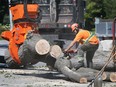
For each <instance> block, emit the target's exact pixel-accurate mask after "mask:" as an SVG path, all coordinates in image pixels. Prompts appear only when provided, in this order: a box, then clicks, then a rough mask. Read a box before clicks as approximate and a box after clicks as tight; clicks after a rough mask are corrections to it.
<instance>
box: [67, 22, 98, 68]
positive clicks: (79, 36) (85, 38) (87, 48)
mask: <svg viewBox="0 0 116 87" xmlns="http://www.w3.org/2000/svg"><path fill="white" fill-rule="evenodd" d="M71 29H72V32H74V33H75V34H76V36H75V38H74V40H73V41H72V42H71V43H70V45H69V46H68V47H67V48H66V49H65V52H67V51H68V50H70V49H71V48H72V47H73V46H74V45H75V44H76V43H77V44H81V45H80V47H78V48H77V50H76V51H78V50H79V49H80V50H82V51H83V52H86V62H87V67H89V68H92V67H93V62H92V59H93V56H94V54H95V52H96V50H97V49H98V46H99V39H98V38H97V37H96V35H95V34H93V33H92V32H90V31H88V30H84V29H81V28H80V27H79V24H78V23H74V24H72V26H71Z"/></svg>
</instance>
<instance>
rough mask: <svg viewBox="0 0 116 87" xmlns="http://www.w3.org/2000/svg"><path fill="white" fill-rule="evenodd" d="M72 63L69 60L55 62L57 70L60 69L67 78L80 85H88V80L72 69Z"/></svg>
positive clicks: (61, 59)
mask: <svg viewBox="0 0 116 87" xmlns="http://www.w3.org/2000/svg"><path fill="white" fill-rule="evenodd" d="M70 65H71V63H70V61H69V60H67V59H63V58H59V59H57V60H56V62H55V68H57V69H58V71H60V72H61V73H63V74H64V75H65V76H66V77H67V78H69V79H70V80H72V81H76V82H79V83H87V79H86V78H85V77H83V76H81V75H80V74H79V73H76V72H74V71H72V70H71V69H70V67H71V66H70Z"/></svg>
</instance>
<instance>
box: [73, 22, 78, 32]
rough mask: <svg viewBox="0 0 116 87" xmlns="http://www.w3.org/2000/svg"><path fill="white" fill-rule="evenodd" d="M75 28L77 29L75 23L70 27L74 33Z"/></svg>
mask: <svg viewBox="0 0 116 87" xmlns="http://www.w3.org/2000/svg"><path fill="white" fill-rule="evenodd" d="M77 27H79V25H78V24H77V23H74V24H72V25H71V29H72V31H74V30H75V28H77Z"/></svg>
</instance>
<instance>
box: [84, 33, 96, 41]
mask: <svg viewBox="0 0 116 87" xmlns="http://www.w3.org/2000/svg"><path fill="white" fill-rule="evenodd" d="M93 36H94V33H92V32H90V36H89V37H88V38H87V39H86V40H85V42H84V43H87V42H88V41H89V40H90V39H91V38H92V37H93Z"/></svg>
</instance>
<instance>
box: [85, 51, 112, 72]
mask: <svg viewBox="0 0 116 87" xmlns="http://www.w3.org/2000/svg"><path fill="white" fill-rule="evenodd" d="M110 54H111V53H110V52H109V51H108V52H104V51H96V53H95V55H94V57H93V68H94V69H97V70H100V69H101V68H102V67H103V66H104V64H105V63H106V62H107V61H108V58H109V56H110ZM84 59H85V58H84ZM84 61H86V60H84ZM84 65H86V62H84ZM105 71H114V62H113V60H112V61H111V62H110V63H109V64H108V65H107V66H106V68H105Z"/></svg>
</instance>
